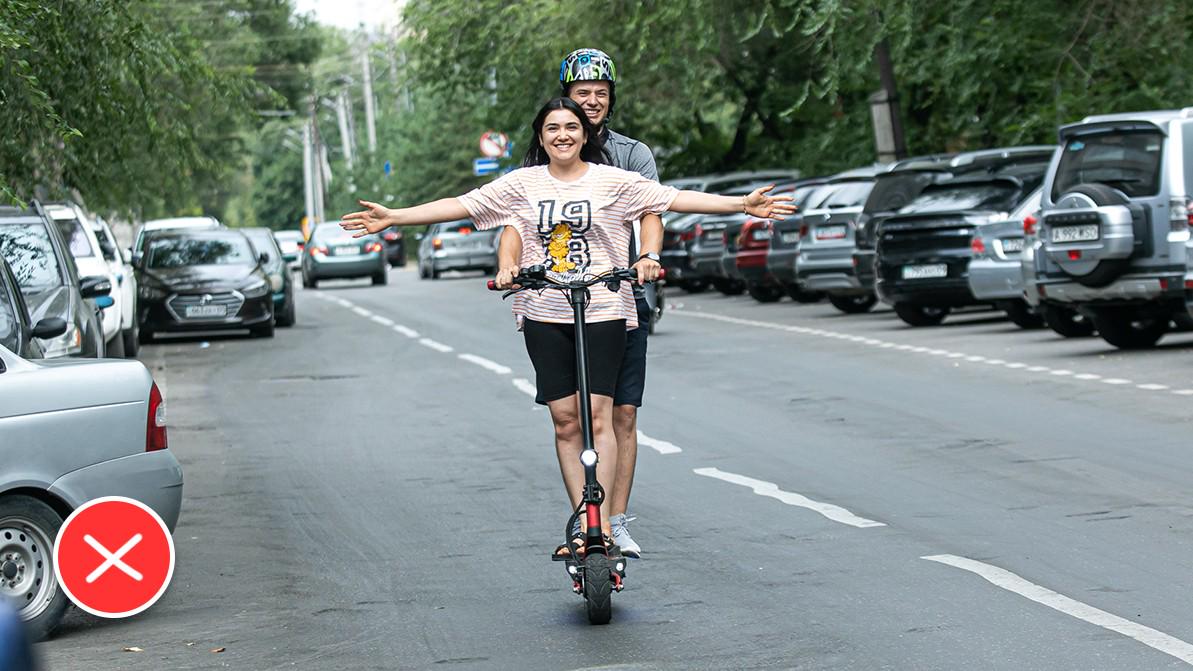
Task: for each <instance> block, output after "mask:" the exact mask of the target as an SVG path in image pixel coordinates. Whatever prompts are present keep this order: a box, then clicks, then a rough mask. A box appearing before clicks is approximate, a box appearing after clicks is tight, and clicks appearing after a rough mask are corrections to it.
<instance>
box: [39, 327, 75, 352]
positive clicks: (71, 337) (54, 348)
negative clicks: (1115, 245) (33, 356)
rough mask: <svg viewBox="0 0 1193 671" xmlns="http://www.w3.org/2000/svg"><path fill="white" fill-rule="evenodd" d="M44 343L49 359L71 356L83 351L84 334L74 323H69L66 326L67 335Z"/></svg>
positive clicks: (64, 334)
mask: <svg viewBox="0 0 1193 671" xmlns="http://www.w3.org/2000/svg"><path fill="white" fill-rule="evenodd" d="M42 342H44V343H45V346H44V347H43V349H44V350H45V357H46V358H47V359H53V358H56V357H62V356H70V355H71V354H78V353H79V352H81V351H82V350H83V333H82V332H81V331H79V327H78V326H75V324H74V323H73V322H69V323H67V325H66V333H63V334H62V335H60V336H58V337H57V338H50V339H49V340H44V341H42Z"/></svg>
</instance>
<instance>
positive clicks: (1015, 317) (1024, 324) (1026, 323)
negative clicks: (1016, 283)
mask: <svg viewBox="0 0 1193 671" xmlns="http://www.w3.org/2000/svg"><path fill="white" fill-rule="evenodd" d="M1001 307H1002V309H1003V312H1006V313H1007V319H1010V320H1011V323H1012V324H1014V325H1015V326H1018V327H1019V328H1021V329H1038V328H1042V327H1043V326H1044V318H1043V317H1042V316H1041V315H1040V313H1039V312H1038V311H1036V310H1033V309H1032V308H1031V306H1030V305H1028V304H1027V301H1024V300H1017V301H1011V302H1009V303H1006V304H1004V305H1002V306H1001Z"/></svg>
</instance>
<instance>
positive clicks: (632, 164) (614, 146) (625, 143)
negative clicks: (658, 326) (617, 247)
mask: <svg viewBox="0 0 1193 671" xmlns="http://www.w3.org/2000/svg"><path fill="white" fill-rule="evenodd" d="M605 151H607V152H608V153H609V160H610V161H611V162H612V163H613V167H615V168H621V169H622V170H629V171H630V172H636V173H638V174H639V175H642V176H643V177H645V178H647V179H653V180H654V181H656V182H657V181H659V169H658V168H657V167H656V166H655V163H654V153H652V152H651V151H650V147H648V146H646V145H645V144H643V143H641V142H639V141H637V140H635V139H634V138H631V137H626V136H625V135H622V134H621V133H618V132H616V131H613V130H608V129H606V131H605ZM637 259H638V236H637V235H636V234H635V235H632V236H630V263H634V262H635V261H636V260H637ZM634 298H635V299H637V302H638V312H639V313H642V312H643V311H645V310H647V309H649V306H648V305H646V304H645V303H646V291H645V289H644V288H643V287H642V285H640V284H638V283H634Z"/></svg>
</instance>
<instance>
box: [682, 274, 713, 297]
mask: <svg viewBox="0 0 1193 671" xmlns="http://www.w3.org/2000/svg"><path fill="white" fill-rule="evenodd" d="M680 286H681V287H683V290H684V291H686V292H688V293H689V294H698V293H702V292H704V291H707V290H708V280H706V279H704V278H700V279H698V280H684V281H683V282H682V283H681V284H680Z"/></svg>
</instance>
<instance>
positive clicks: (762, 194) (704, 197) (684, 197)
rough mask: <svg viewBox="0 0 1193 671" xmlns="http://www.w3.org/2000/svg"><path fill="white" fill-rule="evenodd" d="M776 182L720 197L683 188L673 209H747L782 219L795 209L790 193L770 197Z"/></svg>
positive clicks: (761, 216)
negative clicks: (747, 192) (742, 193)
mask: <svg viewBox="0 0 1193 671" xmlns="http://www.w3.org/2000/svg"><path fill="white" fill-rule="evenodd" d="M773 188H775V185H774V184H771V185H769V186H764V187H761V188H758V189H754V190H753V191H752V192H750V193H749V194H747V195H745V196H719V195H717V194H714V193H703V192H700V191H680V192H679V193H677V194H676V195H675V200H673V201H671V208H670V209H671V211H672V212H694V213H698V214H733V213H735V212H744V213H745V214H748V215H750V216H752V217H757V218H759V219H783V218H784V215H787V214H791V213H793V212H795V206H794V205H792V204H791V196H771V195H768V192H769V191H770V190H771V189H773Z"/></svg>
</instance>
